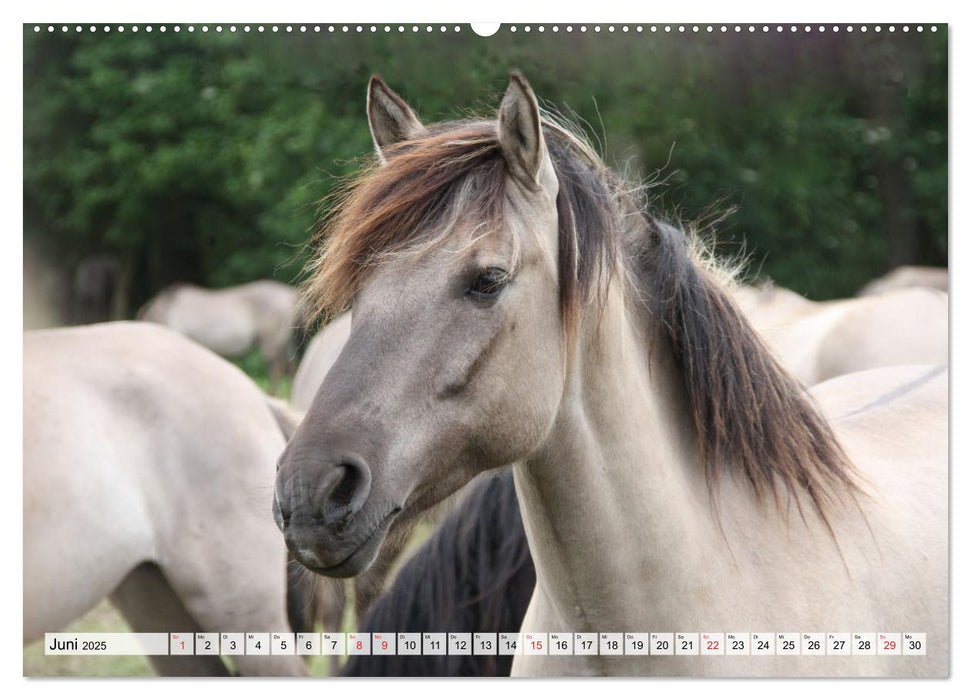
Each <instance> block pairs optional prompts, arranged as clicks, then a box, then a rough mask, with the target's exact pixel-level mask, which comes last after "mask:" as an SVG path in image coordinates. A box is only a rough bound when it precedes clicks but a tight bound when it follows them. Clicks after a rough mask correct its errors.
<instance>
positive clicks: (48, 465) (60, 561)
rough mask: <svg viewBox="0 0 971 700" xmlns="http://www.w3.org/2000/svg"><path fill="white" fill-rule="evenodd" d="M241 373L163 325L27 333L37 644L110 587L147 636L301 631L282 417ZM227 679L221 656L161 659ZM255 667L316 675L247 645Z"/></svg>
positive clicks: (159, 661)
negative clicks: (284, 491)
mask: <svg viewBox="0 0 971 700" xmlns="http://www.w3.org/2000/svg"><path fill="white" fill-rule="evenodd" d="M278 410H279V409H278V408H277V407H271V405H270V403H269V402H268V399H267V397H266V396H265V395H264V394H263V392H261V391H260V390H259V389H258V388H257V387H256V385H255V384H253V382H252V381H251V380H250V379H249V378H247V377H246V375H244V374H243V373H242V372H241V371H240V370H239V369H237V368H236V367H234V366H233V365H231V364H229V363H228V362H226V361H225V360H222V359H220V358H219V357H217V356H216V355H214V354H212V353H211V352H209V351H208V350H206V349H204V348H202V347H200V346H198V345H196V344H195V343H193V342H191V341H189V340H187V339H186V338H184V337H182V336H180V335H178V334H176V333H173V332H172V331H169V330H167V329H165V328H162V327H160V326H157V325H154V324H147V323H132V322H120V323H107V324H98V325H91V326H79V327H75V328H69V329H59V330H45V331H34V332H28V333H25V334H24V643H27V642H30V641H33V640H35V639H38V638H40V637H42V636H43V635H44V633H46V632H58V631H63V630H64V629H65V627H66V626H67V625H69V624H70V623H71V622H72V621H74V620H75V619H77V618H78V617H80V616H82V615H83V614H85V613H86V612H87V611H89V610H90V609H91V608H93V607H94V606H95V605H97V604H98V603H99V602H100V601H101V600H103V599H104V598H106V597H110V599H111V602H112V603H113V604H114V605H115V607H117V608H118V609H119V610H120V611H121V613H122V614H123V615H124V617H125V619H126V620H127V621H128V623H129V625H130V626H131V628H132V629H133V630H134V631H136V632H196V631H209V632H254V631H259V632H287V631H289V630H290V625H289V623H288V619H287V573H286V570H287V556H286V548H285V547H284V544H283V541H282V538H281V537H280V533H279V532H278V531H277V530H276V528H275V526H274V524H273V519H272V516H271V513H270V508H269V505H270V493H271V491H272V487H273V478H274V470H275V465H276V458H277V456H278V455H279V453H280V451H281V450H282V449H283V447H284V445H285V444H286V441H285V439H284V434H283V432H282V425H283V424H282V422H281V421H283V420H284V417H283V416H281V415H279V414H278V413H277V411H278ZM148 658H149V661H150V662H151V663H152V664H153V666H154V667H155V669H156V671H157V672H158V673H160V674H164V675H225V674H226V673H227V669H226V666H225V665H224V664H223V663H222V661H221V660H220V657H218V656H150V657H148ZM233 663H234V665H235V668H236V670H237V672H239V673H240V674H243V675H305V674H306V668H305V665H304V662H303V660H302V659H301V658H300V657H296V656H235V657H233Z"/></svg>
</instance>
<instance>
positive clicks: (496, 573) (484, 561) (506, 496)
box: [341, 470, 536, 676]
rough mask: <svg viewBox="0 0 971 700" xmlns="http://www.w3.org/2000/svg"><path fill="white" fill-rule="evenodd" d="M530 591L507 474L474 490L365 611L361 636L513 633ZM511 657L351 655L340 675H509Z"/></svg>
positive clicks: (531, 579) (530, 571)
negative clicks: (372, 634)
mask: <svg viewBox="0 0 971 700" xmlns="http://www.w3.org/2000/svg"><path fill="white" fill-rule="evenodd" d="M535 585H536V570H535V569H534V568H533V560H532V558H531V557H530V554H529V545H528V543H527V542H526V532H525V530H524V529H523V521H522V517H521V515H520V512H519V502H518V501H517V499H516V489H515V485H514V483H513V479H512V473H511V472H510V471H509V470H505V471H503V472H502V473H500V474H499V475H498V476H495V477H491V478H488V479H487V480H486V481H483V482H482V483H480V484H478V485H476V486H475V487H474V488H473V490H472V491H471V492H470V493H469V495H468V497H467V498H466V499H465V500H464V501H463V502H462V504H461V505H460V506H459V507H458V508H457V509H456V510H455V511H454V512H453V513H452V514H451V515H450V516H449V517H448V518H447V519H446V520H445V521H444V522H443V523H442V524H441V526H439V528H438V529H437V530H436V531H435V533H434V534H433V535H432V537H431V539H429V540H428V542H426V543H425V545H424V546H423V547H422V548H421V549H419V550H418V552H417V553H416V554H415V555H414V556H413V557H412V558H411V559H410V560H409V561H408V562H407V563H406V564H405V565H404V566H403V567H402V569H401V572H400V573H399V574H398V576H397V578H396V579H395V581H394V583H393V584H392V585H391V588H390V589H389V590H388V592H387V593H385V594H384V595H383V596H382V597H381V598H379V599H378V601H377V602H376V603H375V604H374V606H373V607H372V608H371V611H370V612H369V613H368V615H367V617H366V618H365V620H364V623H363V624H362V625H361V626H360V629H361V630H362V631H365V632H372V631H373V632H388V633H395V634H396V633H398V632H514V631H518V630H519V629H520V627H521V626H522V621H523V618H524V617H525V615H526V607H527V606H528V605H529V600H530V598H531V597H532V595H533V588H534V587H535ZM511 668H512V657H511V656H402V655H398V656H351V657H350V660H349V661H348V663H347V665H346V666H344V668H343V670H342V672H341V674H342V675H345V676H500V675H509V672H510V670H511Z"/></svg>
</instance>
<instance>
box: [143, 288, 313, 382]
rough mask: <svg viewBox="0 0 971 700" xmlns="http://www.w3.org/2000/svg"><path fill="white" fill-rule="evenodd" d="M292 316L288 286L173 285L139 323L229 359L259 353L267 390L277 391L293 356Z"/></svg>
mask: <svg viewBox="0 0 971 700" xmlns="http://www.w3.org/2000/svg"><path fill="white" fill-rule="evenodd" d="M296 315H297V296H296V291H295V290H294V289H293V288H292V287H290V286H289V285H286V284H283V283H281V282H276V281H273V280H257V281H256V282H250V283H249V284H242V285H239V286H237V287H227V288H225V289H204V288H202V287H197V286H195V285H190V284H176V285H172V286H171V287H168V288H166V289H164V290H163V291H162V292H161V293H159V294H158V295H157V296H156V297H155V298H154V299H152V300H151V301H150V302H148V304H146V305H145V306H144V307H143V308H142V310H141V311H139V313H138V319H139V320H141V321H151V322H153V323H158V324H161V325H163V326H167V327H168V328H171V329H172V330H174V331H177V332H179V333H181V334H183V335H185V336H187V337H189V338H191V339H192V340H194V341H196V342H197V343H199V344H200V345H202V346H203V347H207V348H209V349H210V350H212V351H213V352H215V353H216V354H218V355H221V356H223V357H225V358H228V359H231V360H236V359H241V358H242V357H245V356H246V354H247V353H249V352H250V351H251V350H252V349H253V348H254V347H256V348H258V349H259V351H260V353H261V354H262V355H263V357H264V359H265V360H266V363H267V368H268V371H269V375H270V390H271V391H276V387H277V384H278V382H279V380H280V378H281V377H282V376H283V374H284V373H285V372H286V371H287V367H288V366H289V363H290V359H289V357H288V354H289V353H291V352H293V347H292V340H293V329H294V325H295V322H296Z"/></svg>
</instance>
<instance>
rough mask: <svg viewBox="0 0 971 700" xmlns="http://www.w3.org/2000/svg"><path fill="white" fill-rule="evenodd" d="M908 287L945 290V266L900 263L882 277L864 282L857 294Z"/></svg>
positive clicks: (946, 285)
mask: <svg viewBox="0 0 971 700" xmlns="http://www.w3.org/2000/svg"><path fill="white" fill-rule="evenodd" d="M909 287H924V288H927V289H937V290H939V291H942V292H946V291H947V288H948V284H947V268H946V267H927V266H922V265H901V266H900V267H896V268H894V269H893V270H891V271H890V272H888V273H887V274H885V275H884V276H883V277H878V278H877V279H875V280H873V281H871V282H868V283H867V284H865V285H864V286H863V287H862V288H861V289H860V291H859V292H857V296H867V295H870V294H883V293H884V292H889V291H890V290H893V289H906V288H909Z"/></svg>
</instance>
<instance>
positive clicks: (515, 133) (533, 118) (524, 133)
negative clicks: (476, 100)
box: [499, 71, 556, 190]
mask: <svg viewBox="0 0 971 700" xmlns="http://www.w3.org/2000/svg"><path fill="white" fill-rule="evenodd" d="M499 145H500V147H501V148H502V154H503V156H504V157H505V159H506V163H508V165H509V170H510V172H511V173H512V175H513V176H514V177H515V178H516V179H518V180H519V181H520V182H521V183H522V184H524V185H525V186H526V187H528V188H529V189H531V190H535V189H537V188H542V187H549V186H552V187H553V189H554V190H555V183H556V175H555V173H554V172H553V163H552V161H551V160H550V157H549V153H548V152H547V150H546V141H545V140H544V139H543V128H542V123H541V121H540V115H539V103H538V102H537V101H536V95H534V94H533V89H532V88H531V87H530V86H529V83H528V82H526V78H524V77H523V76H522V74H521V73H519V72H518V71H513V72H512V73H511V74H510V75H509V87H508V88H506V94H505V95H503V97H502V104H500V105H499ZM550 178H552V180H550Z"/></svg>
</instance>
